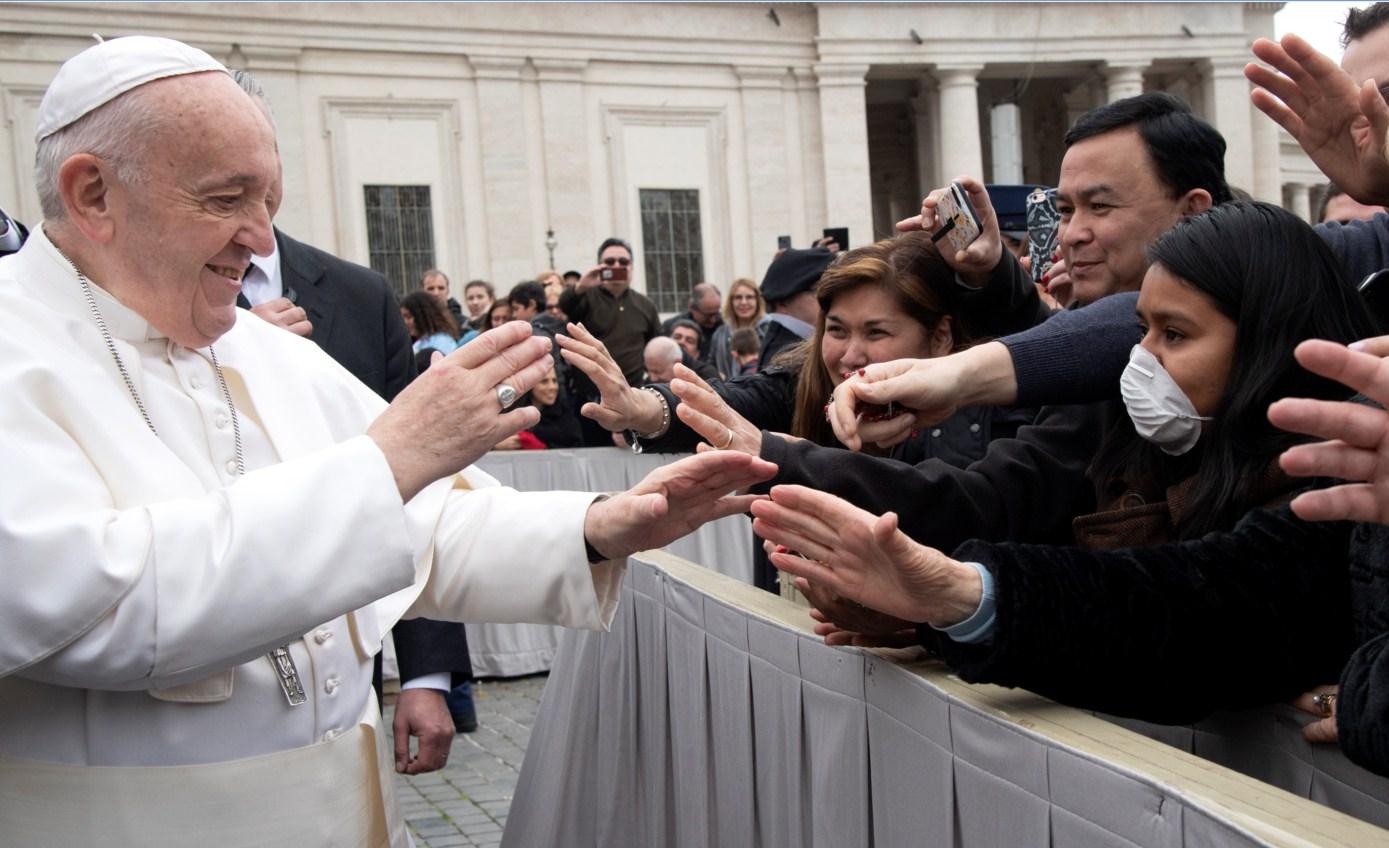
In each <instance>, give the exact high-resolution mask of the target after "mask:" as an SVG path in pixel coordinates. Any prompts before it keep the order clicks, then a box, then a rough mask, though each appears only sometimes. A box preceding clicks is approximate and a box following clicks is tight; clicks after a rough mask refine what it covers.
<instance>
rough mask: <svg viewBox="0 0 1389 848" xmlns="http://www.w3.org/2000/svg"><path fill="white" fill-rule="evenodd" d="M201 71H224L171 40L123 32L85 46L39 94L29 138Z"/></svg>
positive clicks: (41, 136)
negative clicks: (159, 82)
mask: <svg viewBox="0 0 1389 848" xmlns="http://www.w3.org/2000/svg"><path fill="white" fill-rule="evenodd" d="M206 71H221V72H222V73H224V74H225V73H227V69H226V67H225V66H223V65H222V63H221V62H219V61H217V60H216V59H214V58H212V57H211V56H209V55H207V54H206V53H204V52H203V51H201V50H199V49H198V48H196V47H189V46H188V45H187V44H184V43H183V42H181V41H174V40H173V39H172V38H157V37H154V36H148V35H128V36H125V37H123V38H113V39H111V40H109V41H103V42H101V43H100V44H96V45H93V46H91V47H88V48H87V49H86V50H83V51H82V52H81V53H78V54H77V55H76V56H73V57H72V58H71V59H69V60H67V61H66V62H64V63H63V66H62V67H61V68H59V69H58V74H57V76H55V77H53V82H52V83H50V84H49V86H48V90H47V91H46V92H44V95H43V101H42V102H41V103H40V104H39V118H38V124H37V125H36V126H35V127H34V141H35V142H36V143H37V142H40V141H43V140H44V139H45V138H47V137H48V136H50V135H52V134H53V133H55V132H57V131H58V130H60V129H62V128H63V127H66V126H67V125H68V124H71V123H72V122H73V121H76V120H77V119H78V118H81V117H82V116H83V115H86V114H87V113H89V112H91V111H92V110H93V109H96V108H97V107H99V106H101V105H103V104H105V103H109V102H110V101H112V100H114V99H116V98H117V97H119V96H121V95H122V94H125V93H126V92H127V91H130V90H131V89H133V88H138V87H139V86H142V85H144V84H145V83H147V82H154V81H155V80H157V79H164V78H165V77H176V76H181V75H183V74H200V73H204V72H206Z"/></svg>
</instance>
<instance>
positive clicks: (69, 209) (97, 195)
mask: <svg viewBox="0 0 1389 848" xmlns="http://www.w3.org/2000/svg"><path fill="white" fill-rule="evenodd" d="M113 188H114V183H113V182H112V174H111V168H110V165H108V164H107V163H105V162H103V161H102V160H101V159H99V158H98V157H96V156H93V155H92V154H90V153H78V154H76V155H74V156H69V157H68V158H67V159H66V160H64V161H63V164H62V165H61V166H59V168H58V194H59V196H60V197H62V199H63V209H64V211H65V212H66V214H67V223H69V224H70V225H72V226H73V227H75V228H77V229H78V230H79V231H80V232H81V233H82V235H83V236H85V237H86V238H87V239H89V240H90V241H94V242H97V243H99V244H104V243H106V242H109V241H110V240H111V238H112V237H113V236H114V235H115V232H116V222H115V220H114V216H113V215H112V211H113V207H112V202H111V201H112V196H111V191H112V189H113Z"/></svg>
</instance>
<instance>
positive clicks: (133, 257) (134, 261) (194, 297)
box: [97, 73, 280, 347]
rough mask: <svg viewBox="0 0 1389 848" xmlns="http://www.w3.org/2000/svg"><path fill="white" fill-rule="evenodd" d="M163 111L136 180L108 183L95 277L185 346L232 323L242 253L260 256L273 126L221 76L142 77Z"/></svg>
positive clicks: (271, 206) (274, 181)
mask: <svg viewBox="0 0 1389 848" xmlns="http://www.w3.org/2000/svg"><path fill="white" fill-rule="evenodd" d="M150 86H158V87H159V88H158V90H157V91H154V92H151V94H152V97H151V106H152V107H153V108H155V109H157V110H158V111H157V112H156V113H155V114H157V115H160V116H166V118H165V120H163V121H161V122H160V123H159V124H158V125H156V126H154V127H153V128H152V129H151V132H150V133H149V136H148V137H147V139H146V140H145V143H144V149H143V151H142V155H141V165H140V167H139V168H138V169H137V173H138V174H139V175H140V178H138V179H135V180H132V181H130V182H129V183H124V182H121V181H120V180H119V179H113V180H112V181H111V188H110V194H109V202H110V203H111V206H112V215H113V221H114V223H115V226H114V230H113V235H112V239H111V241H110V243H109V244H107V245H105V248H104V249H105V250H108V251H111V252H113V254H114V256H113V258H114V260H115V261H114V263H113V264H114V266H115V267H116V268H117V269H119V270H117V271H115V273H114V274H113V275H112V276H118V277H119V280H116V279H110V280H97V282H98V283H100V284H102V285H105V286H106V287H107V288H108V289H110V290H111V292H112V293H113V294H115V295H116V296H117V297H118V298H119V299H120V300H121V301H122V302H124V303H125V304H126V305H127V306H129V307H131V308H132V309H134V310H135V311H136V312H139V313H140V314H141V315H142V316H143V317H144V318H145V319H146V320H147V321H149V322H150V324H151V325H152V326H153V327H155V328H156V329H158V330H159V331H161V332H163V333H164V334H165V335H167V336H168V337H169V338H170V339H172V340H173V341H175V342H177V343H178V344H180V345H183V346H185V347H203V346H205V345H208V344H211V343H212V342H214V341H216V340H217V339H218V338H219V337H221V336H222V335H223V334H224V333H226V332H227V331H228V330H230V329H231V328H232V325H233V324H235V323H236V296H237V293H238V292H240V291H241V278H242V276H243V275H244V274H245V272H246V268H247V267H248V266H249V265H250V262H251V254H253V253H255V254H258V255H262V256H263V255H267V254H269V253H270V252H272V251H273V250H274V245H275V239H274V234H273V231H272V230H271V226H270V220H271V218H272V217H273V215H274V213H275V211H276V209H277V207H278V204H279V196H280V162H279V155H278V153H277V151H276V147H275V136H274V131H273V129H272V128H271V126H270V124H269V122H268V121H267V120H266V119H265V117H264V116H263V115H262V114H261V112H260V110H259V108H258V107H257V106H256V105H255V104H254V102H253V101H252V100H251V98H250V97H249V96H248V95H247V94H246V93H245V92H243V91H242V90H241V89H240V88H239V87H238V86H237V85H236V83H235V82H233V81H232V80H231V78H230V77H228V76H227V75H226V74H222V73H203V74H191V75H187V76H183V77H173V78H169V79H165V80H160V81H158V82H155V83H150Z"/></svg>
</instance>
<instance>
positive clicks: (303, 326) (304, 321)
mask: <svg viewBox="0 0 1389 848" xmlns="http://www.w3.org/2000/svg"><path fill="white" fill-rule="evenodd" d="M251 312H252V313H253V314H255V315H259V316H260V317H261V318H264V319H265V320H266V321H269V322H270V323H271V324H274V325H275V326H276V327H279V328H281V329H284V330H289V331H290V332H291V333H294V334H295V335H296V336H304V337H306V338H307V337H308V336H309V335H310V334H311V333H313V324H311V323H309V313H307V312H305V311H304V309H303V307H299V306H295V305H294V304H293V303H292V302H290V300H289V298H287V297H277V298H275V299H274V300H267V301H266V302H265V303H260V304H257V305H255V306H252V307H251Z"/></svg>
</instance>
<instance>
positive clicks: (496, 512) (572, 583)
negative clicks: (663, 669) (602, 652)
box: [407, 475, 626, 629]
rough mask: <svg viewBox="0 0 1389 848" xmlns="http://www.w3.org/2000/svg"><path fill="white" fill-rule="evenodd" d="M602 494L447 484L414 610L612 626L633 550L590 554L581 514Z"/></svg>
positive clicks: (426, 614)
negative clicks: (591, 557) (609, 556)
mask: <svg viewBox="0 0 1389 848" xmlns="http://www.w3.org/2000/svg"><path fill="white" fill-rule="evenodd" d="M473 479H476V478H475V477H474V476H472V475H470V480H473ZM596 497H597V496H596V495H594V494H592V493H590V492H517V491H515V490H513V489H508V488H502V487H499V486H492V487H487V488H479V489H475V490H473V491H462V490H454V491H452V492H449V495H448V499H447V501H446V502H445V504H444V507H443V510H442V513H441V515H440V518H439V523H438V525H437V527H436V529H435V532H434V562H433V567H432V570H431V573H430V576H429V579H428V581H427V582H426V583H425V585H424V587H423V590H422V592H421V594H420V596H419V598H418V599H416V601H415V603H414V606H412V607H411V608H410V610H409V612H408V613H407V615H409V616H416V617H423V618H434V619H443V620H449V621H466V622H470V623H474V624H480V623H483V622H503V623H512V622H526V623H534V624H560V625H564V626H566V627H579V628H586V629H600V628H606V627H607V626H608V624H609V623H610V622H611V621H612V616H613V613H614V612H615V611H616V609H617V601H618V597H619V592H620V589H621V583H622V574H623V572H624V571H625V569H626V560H625V559H623V560H615V561H611V562H604V563H599V564H598V565H590V564H589V562H588V557H587V553H586V548H585V546H584V517H585V515H586V514H587V512H588V506H589V504H591V503H593V500H594V498H596Z"/></svg>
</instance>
